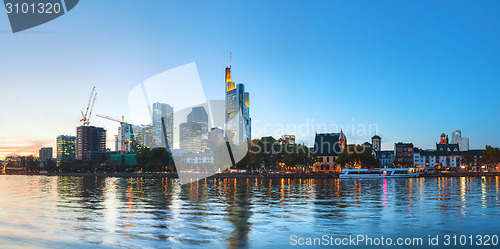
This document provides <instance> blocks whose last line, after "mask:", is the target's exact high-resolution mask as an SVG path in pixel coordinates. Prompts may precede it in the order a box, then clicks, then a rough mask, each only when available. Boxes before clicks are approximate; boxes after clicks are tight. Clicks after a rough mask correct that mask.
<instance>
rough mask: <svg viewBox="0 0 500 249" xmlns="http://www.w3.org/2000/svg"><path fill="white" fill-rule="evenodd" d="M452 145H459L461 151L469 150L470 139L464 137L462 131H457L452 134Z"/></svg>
mask: <svg viewBox="0 0 500 249" xmlns="http://www.w3.org/2000/svg"><path fill="white" fill-rule="evenodd" d="M451 143H452V144H458V147H459V148H460V151H468V150H469V139H468V138H466V137H462V131H460V130H455V131H452V132H451Z"/></svg>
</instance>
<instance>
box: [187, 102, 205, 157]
mask: <svg viewBox="0 0 500 249" xmlns="http://www.w3.org/2000/svg"><path fill="white" fill-rule="evenodd" d="M187 121H188V122H195V123H198V124H200V125H201V135H200V139H201V151H205V150H206V149H207V140H208V114H207V111H206V110H205V107H194V108H193V109H192V110H191V112H190V113H189V114H188V116H187Z"/></svg>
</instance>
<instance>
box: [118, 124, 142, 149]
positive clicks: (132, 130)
mask: <svg viewBox="0 0 500 249" xmlns="http://www.w3.org/2000/svg"><path fill="white" fill-rule="evenodd" d="M140 129H141V127H140V126H132V125H130V124H124V125H123V130H124V131H125V132H124V133H123V140H124V141H125V143H122V127H118V136H117V138H116V151H121V150H122V144H124V145H125V152H137V151H138V150H139V147H138V145H139V144H138V142H137V140H136V132H138V131H140Z"/></svg>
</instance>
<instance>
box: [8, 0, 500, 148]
mask: <svg viewBox="0 0 500 249" xmlns="http://www.w3.org/2000/svg"><path fill="white" fill-rule="evenodd" d="M130 4H131V3H122V5H121V6H112V4H111V3H102V5H103V9H96V8H93V5H92V4H90V3H88V2H85V3H84V2H82V3H80V4H79V6H78V8H76V9H75V10H73V12H72V14H71V15H67V16H65V17H64V18H59V19H58V20H55V21H53V22H50V23H47V24H46V25H43V26H40V27H36V28H34V29H32V30H30V31H27V32H24V33H19V34H16V35H13V34H11V33H2V34H1V36H2V40H3V41H4V42H5V43H4V44H5V46H4V48H2V49H1V50H0V51H1V53H2V54H3V55H4V58H10V59H9V60H4V63H3V64H2V66H3V67H2V68H3V70H2V71H3V73H2V75H1V76H0V81H1V82H2V84H1V90H2V92H13V93H15V94H7V95H6V96H4V97H3V98H1V100H0V104H1V105H2V108H3V109H4V115H3V116H2V117H1V118H0V128H1V129H2V130H4V131H8V132H5V133H3V134H2V135H0V144H1V147H0V158H3V157H5V156H6V155H9V154H13V155H15V154H23V153H27V154H34V155H36V154H37V153H38V150H39V149H40V148H42V147H53V148H55V147H56V139H55V138H56V137H57V136H58V135H74V134H75V128H74V127H76V126H77V125H78V124H79V121H78V120H79V118H80V111H81V110H82V109H83V107H84V106H85V104H86V101H87V99H88V95H87V94H88V91H89V90H90V89H91V88H92V86H94V85H95V86H97V90H98V92H99V95H98V96H97V100H96V106H95V111H94V113H107V114H108V113H109V115H110V116H112V117H121V116H122V115H124V114H125V116H127V115H126V114H127V107H126V95H127V93H128V91H130V89H131V88H132V87H133V86H134V85H136V84H137V83H138V82H141V81H142V80H143V79H145V78H147V77H149V76H151V75H153V74H155V73H156V72H158V71H162V70H165V69H169V68H173V67H176V66H179V65H182V64H185V63H188V62H191V61H195V62H196V63H197V65H198V69H199V73H200V77H201V80H202V82H203V85H204V90H205V93H206V95H207V96H208V98H211V99H222V98H223V97H224V96H223V94H222V91H223V90H222V87H221V86H220V82H221V73H220V69H221V68H223V67H226V66H227V64H228V54H229V52H230V51H232V52H233V64H234V65H238V66H237V67H235V69H234V72H233V74H234V75H235V76H234V78H237V79H238V80H241V83H244V84H246V83H249V84H248V85H247V86H249V89H248V90H249V91H251V92H252V128H254V129H253V131H252V133H254V134H252V137H254V138H258V137H260V136H264V135H272V136H274V137H276V138H278V137H280V136H281V135H283V134H288V133H289V132H286V131H285V132H283V133H281V132H280V134H278V133H276V134H275V131H274V130H270V131H269V132H265V133H264V132H261V133H259V132H258V131H259V130H260V131H262V130H263V129H262V127H264V126H265V125H274V126H276V125H279V124H282V125H287V124H294V125H296V126H299V125H300V124H304V123H306V122H308V121H309V122H312V121H314V123H315V124H337V125H344V126H349V125H350V124H351V123H353V120H354V123H355V124H366V125H369V124H377V126H378V133H377V134H379V135H380V136H381V137H383V138H384V139H383V140H382V149H390V148H392V147H393V144H394V143H396V142H400V141H401V142H412V143H414V144H415V145H416V146H418V147H419V148H432V147H433V143H434V142H435V139H434V138H435V136H436V134H439V133H440V132H441V131H442V130H445V131H446V134H450V132H451V131H454V130H457V129H460V130H461V131H462V132H463V133H464V134H467V135H466V136H467V138H469V139H470V148H474V149H476V148H477V149H479V148H480V149H482V148H484V146H485V145H492V146H497V147H498V146H500V142H499V141H500V135H498V134H496V133H495V128H496V127H495V124H496V123H498V121H500V120H499V118H498V115H495V114H497V113H498V111H499V109H500V106H499V104H497V103H494V102H493V101H491V100H492V99H494V98H495V97H496V96H495V93H496V92H498V90H499V86H498V84H496V79H497V78H498V71H499V70H498V66H499V63H498V61H497V59H496V58H498V56H497V55H498V53H500V49H499V48H498V43H499V41H500V37H499V35H498V34H496V33H492V32H490V30H495V27H497V26H500V23H499V22H498V20H496V19H495V18H494V16H495V15H494V14H495V13H494V10H495V7H498V3H496V2H488V4H484V5H473V4H470V3H454V4H453V5H452V7H450V5H448V4H446V1H443V2H439V3H431V2H427V1H422V2H419V3H415V4H411V5H410V4H409V3H401V2H397V1H387V2H386V5H384V6H381V5H379V4H377V3H364V4H363V5H359V4H356V3H348V2H338V3H328V2H326V3H323V4H322V5H321V6H314V5H307V4H305V3H302V4H301V3H293V4H285V3H284V2H274V3H271V4H266V8H262V6H264V2H256V3H254V4H252V5H251V6H249V5H247V4H246V3H220V6H218V4H219V3H216V4H213V5H208V4H205V5H204V4H201V5H197V6H196V7H190V6H188V5H187V4H185V3H159V4H160V5H163V7H165V8H158V9H162V11H166V12H167V13H163V12H162V13H160V12H159V11H158V10H153V11H152V12H151V13H148V14H145V13H142V12H139V13H136V15H138V18H137V19H140V20H141V21H140V22H137V23H135V22H125V23H121V22H120V21H121V20H124V19H126V18H123V17H124V16H130V15H131V14H132V13H131V10H132V9H133V10H134V11H135V8H130V7H131V6H130ZM221 6H225V7H227V8H228V9H230V10H231V11H232V13H233V14H235V15H238V16H240V19H241V20H242V21H237V20H234V21H232V22H228V21H227V20H225V19H224V18H220V16H223V14H222V13H221V12H222V11H223V10H226V9H225V8H222V7H221ZM115 7H116V8H119V9H120V10H121V11H118V12H116V13H114V14H112V15H108V14H106V15H104V10H105V9H109V8H115ZM169 7H171V8H169ZM174 7H175V8H174ZM141 8H145V7H140V9H141ZM170 9H185V10H186V11H191V12H193V13H196V14H199V15H197V16H199V21H196V20H191V21H193V22H191V23H190V24H186V22H183V21H186V19H185V18H192V17H183V16H182V15H179V14H175V13H174V12H173V10H170ZM248 9H250V10H252V11H253V12H254V14H258V15H260V16H263V17H265V18H261V19H259V20H253V21H252V22H249V21H248V20H250V19H251V18H252V17H251V15H250V14H248V13H245V12H246V11H247V10H248ZM299 9H300V10H304V11H303V12H300V13H301V14H300V15H299V16H298V17H297V16H296V15H295V14H296V13H299V12H298V10H299ZM464 9H467V10H474V12H471V13H469V12H468V11H465V10H464ZM277 10H281V11H279V13H278V11H277ZM134 13H135V12H134ZM276 13H278V14H276ZM376 13H377V14H376ZM165 14H166V15H165ZM160 15H161V18H163V19H162V21H161V22H158V23H155V21H156V20H157V19H156V18H159V16H160ZM423 16H425V17H426V18H421V17H423ZM90 17H95V19H92V20H93V21H91V22H87V23H86V24H85V25H82V24H80V23H79V22H81V21H82V20H89V19H91V18H90ZM0 18H1V19H3V21H0V30H9V29H10V27H9V25H8V21H7V18H6V15H5V14H2V15H0ZM395 19H397V20H398V22H397V23H396V22H394V21H393V20H395ZM319 22H321V23H322V24H324V25H321V27H322V28H321V29H320V28H319V27H316V26H315V24H316V23H319ZM430 24H432V25H430ZM110 27H116V28H113V29H110ZM147 28H151V29H156V30H164V31H165V32H162V33H163V34H158V33H149V32H147V31H145V30H147ZM349 29H352V30H354V31H355V32H350V31H349ZM54 30H57V31H54ZM110 30H111V32H110ZM248 30H259V31H258V32H257V31H255V32H254V31H252V32H248ZM361 31H363V32H361ZM104 33H106V34H108V37H110V38H112V39H115V40H122V41H127V42H123V43H120V44H119V45H117V46H114V47H110V46H109V45H108V44H107V42H105V41H103V40H102V39H99V37H100V36H101V35H102V34H104ZM137 33H143V34H144V35H143V36H137V35H133V34H137ZM443 33H444V34H443ZM177 34H181V37H180V38H179V39H174V40H172V39H171V37H172V36H176V35H177ZM226 34H231V37H230V39H226V40H224V39H220V37H225V35H226ZM299 34H300V36H299ZM26 37H29V38H30V39H26ZM201 37H204V41H205V43H204V45H203V46H202V45H201V44H199V43H197V42H196V41H198V40H200V38H201ZM368 41H369V42H368ZM139 44H146V45H147V46H138V45H139ZM295 47H299V48H301V49H299V50H297V49H295ZM54 51H69V52H68V53H66V54H64V53H62V54H58V55H57V56H54ZM82 68H85V70H81V69H82ZM238 83H240V82H239V81H238ZM492 102H493V103H492ZM269 106H272V107H273V108H274V110H273V112H269V111H268V107H269ZM23 110H37V111H33V113H31V111H30V113H29V115H26V114H25V113H24V112H23ZM33 120H37V122H36V124H35V122H33ZM91 125H93V126H97V127H104V128H106V130H108V131H113V132H108V137H107V138H108V139H107V141H108V144H107V147H108V148H113V141H114V140H112V136H113V135H114V131H116V127H117V126H116V125H115V124H113V123H110V122H107V121H105V120H99V119H97V118H93V120H92V121H91ZM255 132H257V133H255ZM318 132H339V131H338V130H326V131H318ZM344 132H346V131H345V130H344ZM267 133H269V134H267ZM346 135H347V136H348V137H349V139H350V141H352V142H353V143H359V144H361V143H363V142H365V141H370V138H371V136H373V135H374V133H372V134H366V135H364V136H352V135H351V134H349V133H348V132H346ZM296 140H297V143H306V144H308V145H311V141H313V140H314V130H313V131H312V132H311V131H309V132H308V133H307V134H306V135H302V136H300V134H298V136H297V138H296Z"/></svg>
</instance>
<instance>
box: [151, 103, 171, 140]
mask: <svg viewBox="0 0 500 249" xmlns="http://www.w3.org/2000/svg"><path fill="white" fill-rule="evenodd" d="M153 140H154V143H153V147H165V148H170V149H172V148H173V145H174V108H172V107H171V106H170V105H168V104H164V103H158V102H157V103H154V104H153Z"/></svg>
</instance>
